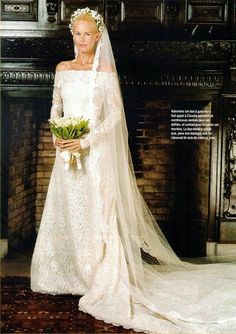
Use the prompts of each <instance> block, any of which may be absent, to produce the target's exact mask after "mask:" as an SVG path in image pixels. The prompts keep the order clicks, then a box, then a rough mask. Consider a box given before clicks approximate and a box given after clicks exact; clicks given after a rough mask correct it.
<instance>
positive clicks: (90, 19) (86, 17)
mask: <svg viewBox="0 0 236 334" xmlns="http://www.w3.org/2000/svg"><path fill="white" fill-rule="evenodd" d="M77 21H87V22H92V23H94V24H95V25H96V27H97V30H98V26H97V23H96V21H95V20H94V18H93V17H92V16H91V15H89V14H87V13H85V14H81V15H79V16H77V17H76V18H75V19H74V22H73V25H74V23H75V22H77Z"/></svg>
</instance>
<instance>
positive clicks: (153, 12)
mask: <svg viewBox="0 0 236 334" xmlns="http://www.w3.org/2000/svg"><path fill="white" fill-rule="evenodd" d="M162 3H163V0H162V1H156V0H155V1H154V0H151V1H148V2H147V1H135V2H134V1H127V0H124V1H121V22H124V23H138V22H143V23H145V22H146V23H161V22H162V20H163V18H162V5H163V4H162Z"/></svg>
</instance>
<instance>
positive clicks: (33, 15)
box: [1, 0, 38, 21]
mask: <svg viewBox="0 0 236 334" xmlns="http://www.w3.org/2000/svg"><path fill="white" fill-rule="evenodd" d="M37 17H38V1H37V0H21V1H19V0H18V1H17V0H15V1H14V0H2V2H1V20H2V21H36V20H37Z"/></svg>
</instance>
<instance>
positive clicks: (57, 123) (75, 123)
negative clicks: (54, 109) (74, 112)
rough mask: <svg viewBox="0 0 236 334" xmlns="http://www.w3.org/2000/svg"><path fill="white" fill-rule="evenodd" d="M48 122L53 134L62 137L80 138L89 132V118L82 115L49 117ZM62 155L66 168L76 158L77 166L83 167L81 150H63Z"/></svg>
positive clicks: (66, 168)
mask: <svg viewBox="0 0 236 334" xmlns="http://www.w3.org/2000/svg"><path fill="white" fill-rule="evenodd" d="M48 122H49V126H50V130H51V132H52V134H53V135H55V136H56V137H57V138H60V139H79V138H82V136H83V135H85V134H86V133H88V132H89V120H85V119H83V118H82V117H67V118H66V117H59V118H55V119H49V120H48ZM60 155H61V157H62V158H63V160H64V161H65V170H68V169H69V168H70V165H71V164H72V163H73V162H74V160H76V163H77V168H78V169H81V168H82V166H81V161H80V153H79V151H76V152H71V151H68V150H65V151H61V153H60Z"/></svg>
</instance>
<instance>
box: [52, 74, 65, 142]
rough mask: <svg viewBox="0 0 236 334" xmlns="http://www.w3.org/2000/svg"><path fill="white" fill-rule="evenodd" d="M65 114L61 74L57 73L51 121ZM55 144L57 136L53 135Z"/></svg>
mask: <svg viewBox="0 0 236 334" xmlns="http://www.w3.org/2000/svg"><path fill="white" fill-rule="evenodd" d="M62 113H63V102H62V98H61V78H60V72H58V71H56V72H55V79H54V87H53V94H52V107H51V112H50V119H54V118H58V117H61V116H62ZM52 137H53V144H55V141H56V136H55V135H53V136H52Z"/></svg>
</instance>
